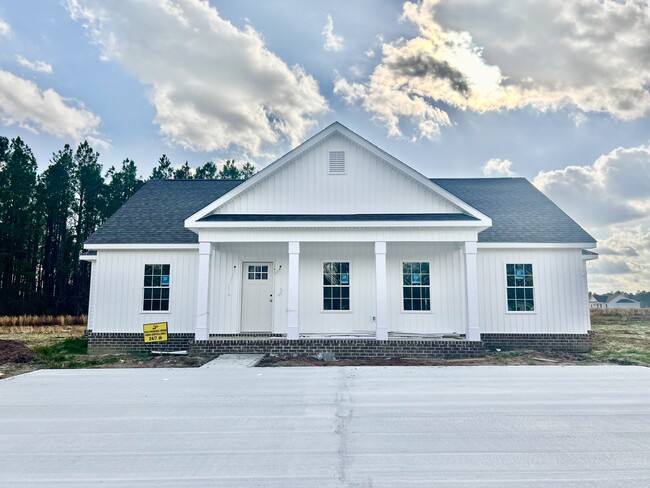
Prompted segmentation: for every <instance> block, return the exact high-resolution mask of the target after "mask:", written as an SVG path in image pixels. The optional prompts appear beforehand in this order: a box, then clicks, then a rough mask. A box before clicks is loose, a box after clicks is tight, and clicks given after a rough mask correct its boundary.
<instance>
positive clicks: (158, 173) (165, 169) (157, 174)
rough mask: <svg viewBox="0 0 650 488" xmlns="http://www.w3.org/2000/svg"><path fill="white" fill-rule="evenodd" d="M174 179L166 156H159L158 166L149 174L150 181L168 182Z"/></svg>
mask: <svg viewBox="0 0 650 488" xmlns="http://www.w3.org/2000/svg"><path fill="white" fill-rule="evenodd" d="M173 177H174V168H172V163H171V161H170V160H169V158H168V157H167V155H166V154H163V155H162V156H160V159H159V160H158V166H156V167H155V168H154V169H153V171H152V172H151V176H150V177H149V179H150V180H169V179H171V178H173Z"/></svg>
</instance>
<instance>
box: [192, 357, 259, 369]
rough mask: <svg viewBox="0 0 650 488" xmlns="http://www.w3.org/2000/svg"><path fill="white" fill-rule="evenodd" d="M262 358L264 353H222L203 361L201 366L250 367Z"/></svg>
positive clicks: (206, 367)
mask: <svg viewBox="0 0 650 488" xmlns="http://www.w3.org/2000/svg"><path fill="white" fill-rule="evenodd" d="M263 358H264V354H222V355H221V356H219V357H218V358H216V359H213V360H212V361H210V362H208V363H205V364H204V365H203V366H201V368H205V369H214V368H252V367H254V366H257V365H258V364H259V362H260V361H261V360H262V359H263Z"/></svg>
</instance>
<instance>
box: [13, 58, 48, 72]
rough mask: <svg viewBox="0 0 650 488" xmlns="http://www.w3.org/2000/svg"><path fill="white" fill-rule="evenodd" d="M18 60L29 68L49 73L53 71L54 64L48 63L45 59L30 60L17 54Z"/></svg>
mask: <svg viewBox="0 0 650 488" xmlns="http://www.w3.org/2000/svg"><path fill="white" fill-rule="evenodd" d="M16 60H17V61H18V64H20V65H21V66H24V67H25V68H27V69H31V70H32V71H36V72H39V73H47V74H51V73H52V65H50V64H47V63H46V62H45V61H30V60H29V59H25V58H23V57H22V56H16Z"/></svg>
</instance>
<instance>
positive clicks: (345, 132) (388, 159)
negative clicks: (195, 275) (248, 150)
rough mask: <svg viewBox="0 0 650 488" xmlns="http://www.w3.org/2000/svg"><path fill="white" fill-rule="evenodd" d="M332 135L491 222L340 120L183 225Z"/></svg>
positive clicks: (239, 192) (473, 208)
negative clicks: (342, 138)
mask: <svg viewBox="0 0 650 488" xmlns="http://www.w3.org/2000/svg"><path fill="white" fill-rule="evenodd" d="M334 134H338V135H340V136H343V137H345V138H347V139H348V140H350V141H352V142H353V143H355V144H357V145H358V146H360V147H362V148H363V149H365V150H366V151H368V152H370V153H371V154H373V155H375V156H376V157H378V158H379V159H381V160H382V161H384V162H385V163H387V164H389V165H390V166H392V167H393V168H394V169H395V170H397V171H398V172H399V173H401V174H403V175H405V176H406V177H407V178H410V179H412V180H415V181H417V182H418V183H419V184H420V185H422V186H424V187H425V188H426V189H427V190H429V191H430V192H431V193H432V194H435V195H437V196H438V197H442V198H443V199H445V200H447V201H449V202H450V203H452V204H453V205H454V206H456V207H457V208H458V209H460V211H461V212H463V213H466V214H467V215H470V216H472V217H474V218H475V219H476V220H479V221H481V223H483V224H485V225H486V226H489V225H491V224H492V222H491V220H490V218H489V217H488V216H487V215H485V214H484V213H482V212H480V211H479V210H478V209H476V208H475V207H473V206H472V205H470V204H468V203H467V202H466V201H464V200H462V199H459V198H458V197H456V196H455V195H454V194H452V193H449V192H447V191H446V190H445V189H444V188H442V187H440V186H438V185H437V184H435V182H433V181H432V180H430V179H428V178H427V177H425V176H424V175H422V174H421V173H419V172H418V171H416V170H414V169H413V168H411V167H410V166H409V165H407V164H405V163H403V162H402V161H400V160H399V159H397V158H395V157H394V156H392V155H390V154H388V153H387V152H386V151H384V150H383V149H381V148H379V147H377V146H375V145H374V144H373V143H371V142H370V141H368V140H367V139H364V138H363V137H361V136H360V135H359V134H357V133H356V132H354V131H352V130H350V129H348V128H347V127H345V126H344V125H343V124H341V123H340V122H334V123H332V124H330V125H329V126H327V127H326V128H325V129H323V130H322V131H320V132H318V133H317V134H315V135H313V136H312V137H310V138H309V139H307V140H306V141H305V142H303V143H302V144H300V145H299V146H297V147H296V148H294V149H292V150H291V151H289V152H288V153H286V154H285V155H284V156H282V157H281V158H279V159H277V160H276V161H274V162H273V163H271V164H269V165H268V166H266V167H265V168H263V169H262V170H261V171H259V172H258V173H257V174H255V175H254V176H253V177H252V178H250V179H248V180H246V181H245V182H244V183H243V184H242V185H240V186H239V187H238V188H237V189H236V190H234V191H232V192H230V193H228V194H226V195H223V196H221V197H220V198H218V199H216V200H215V201H214V202H212V203H211V204H210V205H207V206H206V207H205V208H202V209H200V210H199V211H198V212H195V213H194V214H192V215H191V216H189V217H188V218H187V219H186V221H185V225H186V226H187V227H190V228H191V227H197V223H198V222H199V221H201V220H202V219H204V218H205V217H207V216H208V215H210V214H212V213H213V212H214V211H215V210H216V209H218V208H219V207H222V206H223V205H225V204H226V203H227V202H229V201H230V200H233V199H234V198H236V197H237V196H238V195H240V194H241V193H243V192H245V191H247V190H249V189H250V188H252V187H254V186H256V185H260V184H262V183H263V182H264V181H265V180H266V179H267V178H269V177H270V176H272V175H273V174H275V173H277V172H278V171H280V170H281V169H282V168H283V167H284V166H286V165H287V164H289V163H290V162H291V161H293V160H295V159H296V158H298V157H299V156H300V155H301V154H303V153H305V152H307V151H309V150H310V149H311V148H313V147H315V146H317V145H318V144H320V143H321V142H323V141H325V140H326V139H327V138H329V137H330V136H332V135H334ZM203 222H205V220H203ZM199 225H200V224H199Z"/></svg>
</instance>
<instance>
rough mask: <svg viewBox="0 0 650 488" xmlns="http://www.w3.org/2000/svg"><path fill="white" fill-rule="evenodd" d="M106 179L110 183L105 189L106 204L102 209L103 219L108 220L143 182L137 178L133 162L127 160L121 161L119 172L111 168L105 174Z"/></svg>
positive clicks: (136, 170) (136, 169)
mask: <svg viewBox="0 0 650 488" xmlns="http://www.w3.org/2000/svg"><path fill="white" fill-rule="evenodd" d="M106 178H107V179H109V180H110V181H109V183H108V185H107V187H106V200H107V202H106V206H105V208H104V218H109V217H110V216H111V215H113V214H114V213H115V211H116V210H117V209H118V208H120V207H121V206H122V205H123V204H124V203H125V202H126V201H127V200H128V199H129V198H131V196H132V195H133V194H134V193H135V192H136V191H138V190H139V189H140V187H141V186H142V185H143V184H144V181H142V180H141V179H140V178H138V168H137V167H136V165H135V162H133V161H132V160H130V159H129V158H126V159H125V160H124V161H122V167H121V168H120V170H119V171H118V170H116V169H115V167H114V166H111V167H110V169H109V170H108V171H107V172H106Z"/></svg>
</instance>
